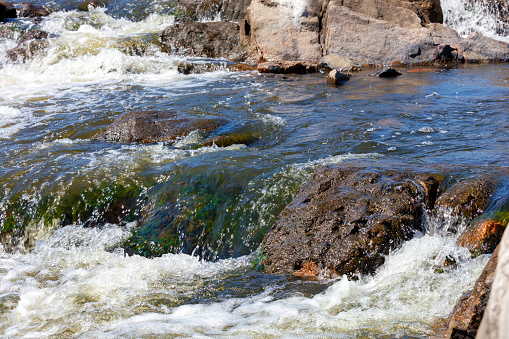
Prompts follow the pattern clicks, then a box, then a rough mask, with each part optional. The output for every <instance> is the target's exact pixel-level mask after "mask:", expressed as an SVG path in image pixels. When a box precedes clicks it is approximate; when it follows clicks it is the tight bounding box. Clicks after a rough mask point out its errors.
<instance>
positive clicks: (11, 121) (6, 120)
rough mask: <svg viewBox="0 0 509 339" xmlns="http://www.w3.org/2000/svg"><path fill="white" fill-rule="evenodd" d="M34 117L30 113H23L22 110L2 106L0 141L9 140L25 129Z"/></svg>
mask: <svg viewBox="0 0 509 339" xmlns="http://www.w3.org/2000/svg"><path fill="white" fill-rule="evenodd" d="M32 120H33V115H32V114H31V113H29V112H25V113H24V112H23V111H21V110H20V109H17V108H13V107H8V106H0V139H7V138H9V137H10V136H12V135H13V134H15V133H17V132H19V131H20V130H21V129H23V128H25V127H26V126H27V125H28V124H29V123H30V121H32Z"/></svg>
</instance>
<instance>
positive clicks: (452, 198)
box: [435, 178, 496, 221]
mask: <svg viewBox="0 0 509 339" xmlns="http://www.w3.org/2000/svg"><path fill="white" fill-rule="evenodd" d="M495 189H496V185H495V183H494V182H493V180H491V179H490V178H477V179H470V180H465V181H461V182H459V183H457V184H455V185H454V186H452V187H451V188H449V189H448V190H447V191H445V192H444V193H443V194H442V195H441V196H440V197H439V198H438V200H437V202H436V207H435V208H436V209H437V210H442V211H444V210H449V211H451V212H452V213H453V214H457V215H460V216H461V217H462V218H464V219H466V220H467V221H472V220H474V219H475V218H477V217H478V216H479V215H481V214H482V213H483V212H484V211H485V209H486V207H487V206H488V202H489V199H490V197H491V195H492V194H493V192H494V191H495Z"/></svg>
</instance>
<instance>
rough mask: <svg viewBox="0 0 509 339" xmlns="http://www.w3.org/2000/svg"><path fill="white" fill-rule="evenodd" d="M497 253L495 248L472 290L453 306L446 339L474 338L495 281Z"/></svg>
mask: <svg viewBox="0 0 509 339" xmlns="http://www.w3.org/2000/svg"><path fill="white" fill-rule="evenodd" d="M498 251H499V249H498V248H497V249H496V250H495V252H493V255H492V256H491V258H490V260H489V261H488V263H487V264H486V267H485V268H484V270H483V271H482V273H481V276H480V277H479V278H478V279H477V281H476V282H475V285H474V288H473V289H472V290H471V291H468V292H466V293H465V294H463V295H462V296H461V298H460V300H459V301H458V302H457V303H456V305H455V306H454V309H453V311H452V313H451V316H450V322H449V329H448V331H447V338H448V339H449V338H451V339H470V338H471V339H473V338H475V337H476V334H477V332H478V329H479V326H480V324H481V320H482V318H483V315H484V313H485V310H486V306H487V303H488V299H489V297H490V291H491V289H492V285H493V281H494V279H495V272H496V268H497V262H498ZM481 338H483V339H485V338H487V337H484V336H483V337H481Z"/></svg>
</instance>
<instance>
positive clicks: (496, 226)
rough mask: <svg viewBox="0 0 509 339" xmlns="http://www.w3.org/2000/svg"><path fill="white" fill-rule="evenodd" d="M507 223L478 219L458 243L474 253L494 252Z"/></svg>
mask: <svg viewBox="0 0 509 339" xmlns="http://www.w3.org/2000/svg"><path fill="white" fill-rule="evenodd" d="M505 228H506V224H502V223H501V222H499V221H495V220H478V221H477V222H475V223H474V224H473V225H471V226H470V227H469V228H468V229H467V231H466V232H465V233H463V234H462V235H461V236H460V237H459V239H458V245H460V246H463V247H466V248H468V249H469V250H470V251H471V252H472V253H473V254H474V255H480V254H485V253H492V252H493V251H494V250H495V248H496V247H497V246H498V244H499V243H500V240H501V239H502V235H503V234H504V231H505Z"/></svg>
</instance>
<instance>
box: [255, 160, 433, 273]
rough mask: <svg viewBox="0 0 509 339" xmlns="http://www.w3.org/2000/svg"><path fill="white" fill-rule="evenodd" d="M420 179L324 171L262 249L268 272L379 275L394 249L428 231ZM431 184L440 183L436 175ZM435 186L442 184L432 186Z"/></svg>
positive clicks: (349, 169)
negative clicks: (423, 229)
mask: <svg viewBox="0 0 509 339" xmlns="http://www.w3.org/2000/svg"><path fill="white" fill-rule="evenodd" d="M417 177H418V176H417V175H414V174H411V173H406V172H403V171H394V170H385V169H376V168H367V167H354V166H343V165H330V166H325V167H322V168H321V169H319V170H318V171H316V172H315V173H314V174H313V175H312V177H311V178H310V180H309V181H308V182H307V183H306V185H304V186H303V187H302V188H301V190H300V191H299V194H298V195H297V197H296V198H295V199H294V200H293V202H292V203H290V204H289V205H288V206H287V207H286V208H285V209H284V210H283V212H282V213H281V214H280V215H279V217H278V221H277V222H276V224H275V225H273V226H272V227H271V228H270V230H269V231H268V233H267V235H266V237H265V239H264V241H263V246H262V251H263V253H264V254H265V255H266V256H267V259H266V260H265V261H264V262H263V265H264V267H265V271H266V272H267V273H278V274H281V273H283V274H296V275H301V272H302V270H303V269H305V270H306V271H313V272H315V274H317V275H322V276H341V275H343V274H348V275H352V274H358V273H363V274H365V273H373V272H374V270H375V269H376V268H377V267H379V266H380V265H381V264H383V263H384V261H385V255H387V254H388V253H389V251H390V250H394V249H396V248H398V247H399V246H400V245H401V244H402V242H403V241H405V240H408V239H410V238H412V237H413V235H414V232H415V231H417V230H422V222H421V217H422V214H423V205H424V204H423V202H424V201H425V200H426V199H425V193H424V192H426V189H424V187H423V186H421V185H420V184H419V180H418V179H417ZM426 179H427V181H428V183H431V181H437V179H436V178H435V177H434V176H433V175H428V176H426ZM433 186H435V187H437V186H438V182H437V184H436V185H434V184H430V185H428V187H433ZM310 267H312V268H313V270H309V268H310Z"/></svg>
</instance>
